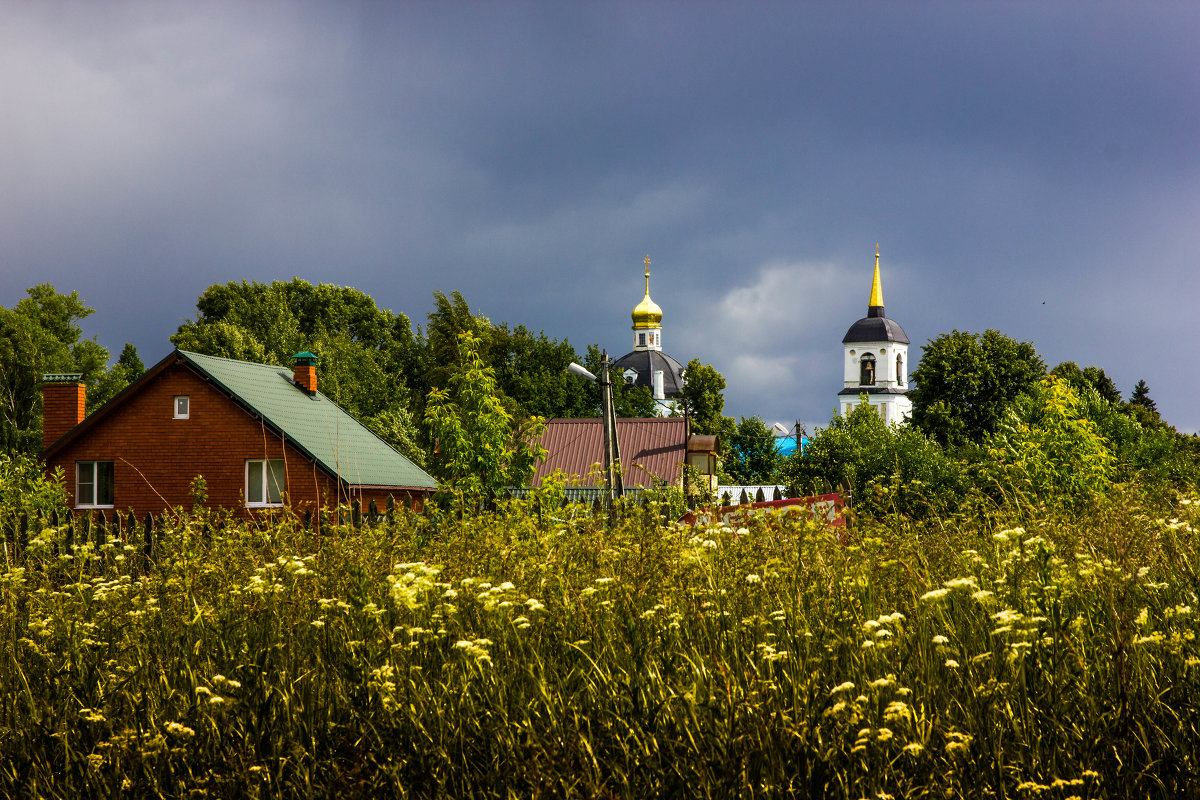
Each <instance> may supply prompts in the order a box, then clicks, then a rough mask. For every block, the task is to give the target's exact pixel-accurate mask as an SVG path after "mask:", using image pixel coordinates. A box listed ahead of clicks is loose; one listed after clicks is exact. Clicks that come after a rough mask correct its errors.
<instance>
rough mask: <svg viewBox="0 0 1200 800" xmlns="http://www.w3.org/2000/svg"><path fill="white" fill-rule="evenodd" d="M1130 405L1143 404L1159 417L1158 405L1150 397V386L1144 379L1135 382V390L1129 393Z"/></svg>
mask: <svg viewBox="0 0 1200 800" xmlns="http://www.w3.org/2000/svg"><path fill="white" fill-rule="evenodd" d="M1129 405H1131V406H1141V407H1142V408H1144V409H1146V410H1147V411H1149V412H1150V413H1151V414H1153V415H1154V417H1155V418H1156V419H1157V418H1158V406H1157V405H1156V404H1155V402H1154V401H1153V400H1151V399H1150V387H1149V386H1147V385H1146V381H1144V380H1139V381H1138V382H1137V383H1136V384H1134V387H1133V391H1132V392H1130V394H1129Z"/></svg>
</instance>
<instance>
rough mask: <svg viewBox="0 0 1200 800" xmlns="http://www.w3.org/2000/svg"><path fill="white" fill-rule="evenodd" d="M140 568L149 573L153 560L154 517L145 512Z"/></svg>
mask: <svg viewBox="0 0 1200 800" xmlns="http://www.w3.org/2000/svg"><path fill="white" fill-rule="evenodd" d="M142 559H143V561H142V566H143V569H144V570H145V571H147V572H149V571H150V563H151V562H152V561H153V560H154V517H153V516H152V515H151V514H150V512H149V511H147V512H146V521H145V523H144V527H143V529H142Z"/></svg>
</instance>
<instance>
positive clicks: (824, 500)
mask: <svg viewBox="0 0 1200 800" xmlns="http://www.w3.org/2000/svg"><path fill="white" fill-rule="evenodd" d="M843 508H845V503H844V502H843V501H842V496H841V495H840V494H838V493H836V492H834V493H833V494H819V495H815V496H813V497H792V498H789V499H787V500H767V501H765V502H762V503H745V504H744V505H737V506H721V507H720V508H715V509H707V510H705V509H697V510H696V511H689V512H688V513H686V514H684V515H683V516H682V517H680V518H679V521H680V522H683V523H686V524H688V525H695V524H696V523H697V522H699V523H704V524H711V523H713V522H725V523H728V524H730V525H732V524H734V523H735V522H737V521H739V520H743V519H746V518H747V517H749V516H750V515H752V514H758V513H762V512H764V511H776V510H778V511H785V512H787V513H788V514H804V513H808V514H811V515H812V518H813V519H816V520H824V521H825V523H826V524H827V525H831V526H833V527H837V528H844V527H846V518H845V517H843V516H842V509H843Z"/></svg>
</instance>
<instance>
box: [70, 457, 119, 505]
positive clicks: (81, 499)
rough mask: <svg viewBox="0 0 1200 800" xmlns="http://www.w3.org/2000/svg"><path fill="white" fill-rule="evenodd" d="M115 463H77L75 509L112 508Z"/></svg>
mask: <svg viewBox="0 0 1200 800" xmlns="http://www.w3.org/2000/svg"><path fill="white" fill-rule="evenodd" d="M112 504H113V462H111V461H77V462H75V507H76V508H112Z"/></svg>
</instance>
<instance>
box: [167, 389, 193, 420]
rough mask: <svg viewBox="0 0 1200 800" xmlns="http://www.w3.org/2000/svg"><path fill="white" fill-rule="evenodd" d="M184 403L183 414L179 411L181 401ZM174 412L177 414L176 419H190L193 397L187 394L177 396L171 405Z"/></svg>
mask: <svg viewBox="0 0 1200 800" xmlns="http://www.w3.org/2000/svg"><path fill="white" fill-rule="evenodd" d="M180 400H182V401H183V412H182V413H180V411H179V401H180ZM171 408H172V411H174V413H175V417H174V418H175V419H188V418H189V417H190V416H191V414H192V397H191V395H187V394H177V395H175V399H174V400H173V401H172V404H171Z"/></svg>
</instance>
